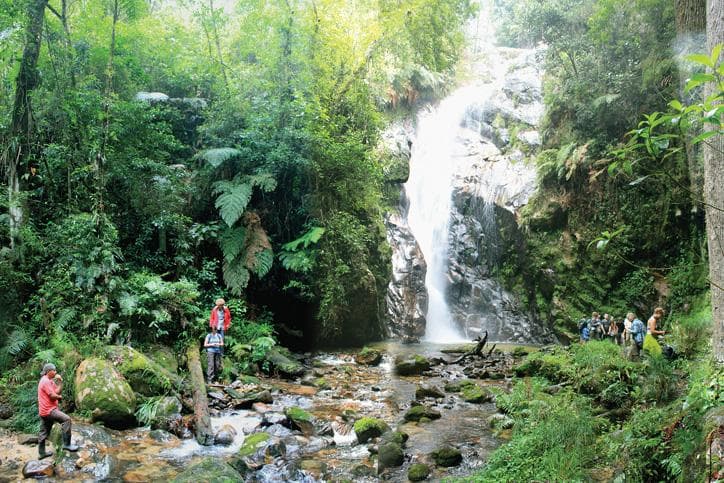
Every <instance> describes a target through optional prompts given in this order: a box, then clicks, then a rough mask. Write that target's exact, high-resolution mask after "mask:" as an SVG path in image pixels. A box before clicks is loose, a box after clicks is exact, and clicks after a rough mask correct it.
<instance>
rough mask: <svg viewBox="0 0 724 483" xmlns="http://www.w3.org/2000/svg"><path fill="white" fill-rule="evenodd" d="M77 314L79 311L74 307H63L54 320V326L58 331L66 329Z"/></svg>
mask: <svg viewBox="0 0 724 483" xmlns="http://www.w3.org/2000/svg"><path fill="white" fill-rule="evenodd" d="M76 315H77V311H76V310H75V309H74V308H71V307H66V308H64V309H62V310H61V311H60V313H58V316H57V317H56V318H55V320H54V321H53V328H54V329H55V330H57V331H64V330H65V328H66V327H67V326H68V324H69V323H70V322H71V321H72V320H73V319H74V318H75V316H76Z"/></svg>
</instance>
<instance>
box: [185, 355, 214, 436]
mask: <svg viewBox="0 0 724 483" xmlns="http://www.w3.org/2000/svg"><path fill="white" fill-rule="evenodd" d="M186 364H187V365H188V368H189V377H190V378H191V395H192V397H193V400H194V430H195V432H196V441H198V442H199V444H201V445H204V446H210V445H212V444H214V433H213V430H212V429H211V418H210V417H209V400H208V398H207V396H206V383H205V382H204V373H203V371H202V370H201V360H200V359H199V346H198V345H197V344H196V343H193V342H192V343H190V344H189V346H188V348H187V349H186Z"/></svg>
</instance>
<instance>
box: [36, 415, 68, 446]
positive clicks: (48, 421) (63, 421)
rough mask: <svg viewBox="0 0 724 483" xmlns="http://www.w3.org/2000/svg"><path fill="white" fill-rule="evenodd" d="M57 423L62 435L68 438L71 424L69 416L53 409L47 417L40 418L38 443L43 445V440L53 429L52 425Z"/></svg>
mask: <svg viewBox="0 0 724 483" xmlns="http://www.w3.org/2000/svg"><path fill="white" fill-rule="evenodd" d="M55 423H59V424H60V427H61V429H62V430H63V434H64V435H66V434H67V435H68V436H70V429H71V422H70V416H68V415H67V414H65V413H64V412H63V411H61V410H59V409H53V410H52V411H50V414H48V415H47V416H40V434H38V443H39V444H45V440H46V439H48V436H49V435H50V430H51V429H53V424H55Z"/></svg>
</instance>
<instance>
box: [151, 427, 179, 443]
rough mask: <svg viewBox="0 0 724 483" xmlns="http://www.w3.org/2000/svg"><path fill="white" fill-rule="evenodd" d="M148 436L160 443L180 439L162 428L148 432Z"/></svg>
mask: <svg viewBox="0 0 724 483" xmlns="http://www.w3.org/2000/svg"><path fill="white" fill-rule="evenodd" d="M148 437H149V438H151V439H152V440H154V441H156V442H159V443H168V442H169V441H174V440H176V439H178V438H177V437H176V436H175V435H173V434H171V433H169V432H167V431H164V430H162V429H154V430H153V431H151V432H150V433H148Z"/></svg>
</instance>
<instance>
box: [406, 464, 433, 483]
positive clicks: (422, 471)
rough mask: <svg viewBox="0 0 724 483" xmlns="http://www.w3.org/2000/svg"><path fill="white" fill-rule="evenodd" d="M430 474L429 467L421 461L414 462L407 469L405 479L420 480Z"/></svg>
mask: <svg viewBox="0 0 724 483" xmlns="http://www.w3.org/2000/svg"><path fill="white" fill-rule="evenodd" d="M428 476H430V468H429V467H428V466H427V465H426V464H423V463H415V464H413V465H411V466H410V468H409V469H408V470H407V479H408V480H410V481H422V480H425V479H427V477H428Z"/></svg>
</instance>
